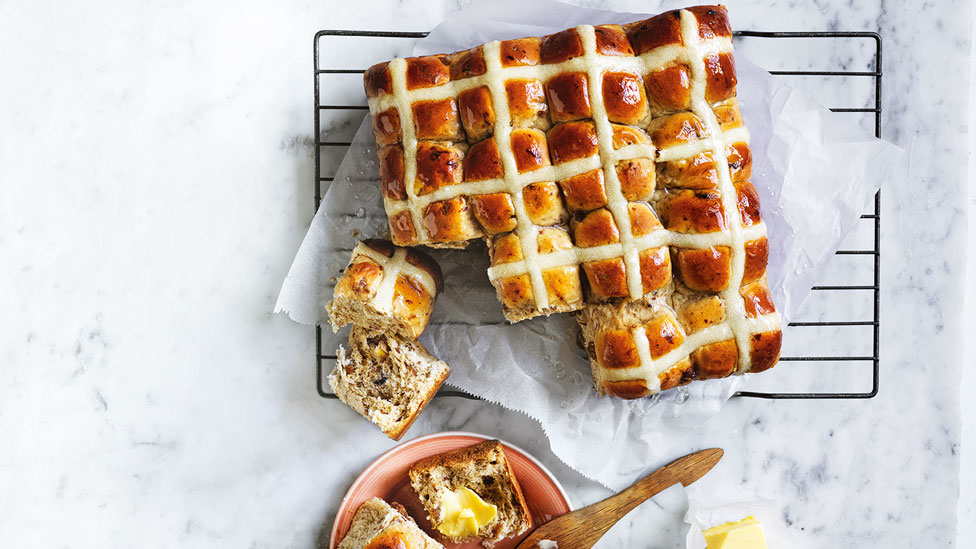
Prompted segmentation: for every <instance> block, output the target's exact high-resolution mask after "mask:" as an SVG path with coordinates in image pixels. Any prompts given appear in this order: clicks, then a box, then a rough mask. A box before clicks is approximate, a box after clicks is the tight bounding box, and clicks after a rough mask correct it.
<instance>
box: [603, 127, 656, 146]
mask: <svg viewBox="0 0 976 549" xmlns="http://www.w3.org/2000/svg"><path fill="white" fill-rule="evenodd" d="M610 127H611V128H613V148H614V149H619V148H621V147H626V146H628V145H638V144H640V145H649V144H650V143H651V137H650V136H649V135H647V132H645V131H644V130H642V129H640V128H635V127H633V126H624V125H622V124H610Z"/></svg>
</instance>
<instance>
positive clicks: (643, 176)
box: [616, 158, 656, 201]
mask: <svg viewBox="0 0 976 549" xmlns="http://www.w3.org/2000/svg"><path fill="white" fill-rule="evenodd" d="M616 171H617V179H618V180H619V181H620V192H621V194H623V195H624V198H626V199H627V200H630V201H634V200H647V199H649V198H650V197H651V195H652V194H653V193H654V185H655V180H656V177H655V169H654V161H653V160H651V159H650V158H632V159H630V160H621V161H620V162H618V163H617V166H616Z"/></svg>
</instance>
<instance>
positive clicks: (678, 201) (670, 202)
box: [658, 190, 728, 233]
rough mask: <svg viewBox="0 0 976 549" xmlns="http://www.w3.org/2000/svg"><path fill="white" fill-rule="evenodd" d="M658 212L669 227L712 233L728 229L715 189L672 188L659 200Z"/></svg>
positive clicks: (719, 195)
mask: <svg viewBox="0 0 976 549" xmlns="http://www.w3.org/2000/svg"><path fill="white" fill-rule="evenodd" d="M658 214H659V215H660V216H661V223H663V224H664V227H665V228H666V229H668V230H669V231H675V232H679V233H713V232H718V231H725V230H727V229H728V225H727V224H726V221H725V208H724V206H723V204H722V196H721V194H719V192H718V191H691V190H682V191H677V192H671V193H669V194H668V195H667V196H666V197H664V198H663V199H662V200H661V201H660V202H659V209H658Z"/></svg>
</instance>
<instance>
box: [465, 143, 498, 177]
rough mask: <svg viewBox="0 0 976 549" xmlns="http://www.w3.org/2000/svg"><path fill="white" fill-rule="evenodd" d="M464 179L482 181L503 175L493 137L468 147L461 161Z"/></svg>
mask: <svg viewBox="0 0 976 549" xmlns="http://www.w3.org/2000/svg"><path fill="white" fill-rule="evenodd" d="M461 166H462V168H463V169H462V171H463V173H464V180H465V181H484V180H486V179H501V178H502V177H504V175H505V173H504V168H503V167H502V159H501V156H499V154H498V145H497V144H496V143H495V140H494V139H485V140H484V141H482V142H480V143H476V144H474V145H472V146H471V148H470V149H468V154H466V155H464V160H463V161H462V162H461Z"/></svg>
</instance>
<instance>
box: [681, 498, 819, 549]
mask: <svg viewBox="0 0 976 549" xmlns="http://www.w3.org/2000/svg"><path fill="white" fill-rule="evenodd" d="M685 493H686V494H687V496H688V511H687V513H685V522H686V523H688V525H689V527H688V536H687V538H686V541H685V543H686V547H687V549H705V536H704V534H702V532H704V531H705V530H708V529H709V528H711V527H713V526H718V525H720V524H725V523H727V522H738V521H740V520H742V519H744V518H746V517H748V516H752V517H754V518H755V519H756V520H758V521H759V523H760V524H761V525H762V529H763V535H765V536H766V545H767V546H768V547H773V548H789V549H808V548H811V547H813V545H811V544H810V542H809V540H807V539H805V537H804V536H803V534H802V533H794V531H792V530H790V529H789V528H788V527H787V526H786V524H784V523H783V519H782V518H781V517H782V512H781V510H780V509H779V507H778V506H777V505H776V503H775V502H774V501H773V500H771V499H768V498H765V497H763V496H762V495H759V494H756V493H754V492H751V491H749V490H747V489H745V488H743V487H742V486H740V485H737V484H727V483H715V482H711V483H708V486H702V485H700V484H697V483H696V484H692V485H691V486H686V487H685Z"/></svg>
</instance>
